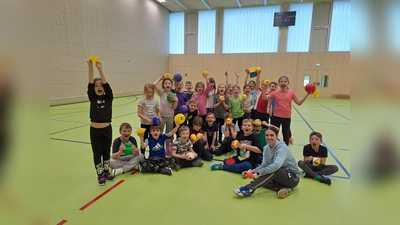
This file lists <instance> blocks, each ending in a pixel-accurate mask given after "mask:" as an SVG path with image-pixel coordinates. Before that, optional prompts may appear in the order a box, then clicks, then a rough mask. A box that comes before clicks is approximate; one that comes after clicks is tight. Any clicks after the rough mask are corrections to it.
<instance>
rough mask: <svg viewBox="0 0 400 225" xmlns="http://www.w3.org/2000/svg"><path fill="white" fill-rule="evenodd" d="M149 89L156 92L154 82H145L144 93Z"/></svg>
mask: <svg viewBox="0 0 400 225" xmlns="http://www.w3.org/2000/svg"><path fill="white" fill-rule="evenodd" d="M147 89H151V90H153V92H154V84H145V85H144V88H143V94H145V93H146V91H147Z"/></svg>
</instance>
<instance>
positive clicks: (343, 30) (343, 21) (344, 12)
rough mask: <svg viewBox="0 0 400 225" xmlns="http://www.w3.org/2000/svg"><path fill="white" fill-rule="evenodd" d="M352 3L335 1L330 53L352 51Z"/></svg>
mask: <svg viewBox="0 0 400 225" xmlns="http://www.w3.org/2000/svg"><path fill="white" fill-rule="evenodd" d="M349 17H350V1H334V2H333V8H332V23H331V30H330V32H331V33H330V37H329V49H328V51H331V52H332V51H350V21H349Z"/></svg>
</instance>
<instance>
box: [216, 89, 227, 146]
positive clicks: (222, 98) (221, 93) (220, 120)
mask: <svg viewBox="0 0 400 225" xmlns="http://www.w3.org/2000/svg"><path fill="white" fill-rule="evenodd" d="M228 105H229V97H228V96H227V95H226V85H225V84H220V85H218V94H216V95H215V96H214V106H213V107H214V115H215V118H216V119H215V122H216V123H217V124H218V131H219V132H218V142H219V143H220V144H222V132H221V127H222V125H223V124H224V117H225V113H226V111H227V110H228V109H229V106H228Z"/></svg>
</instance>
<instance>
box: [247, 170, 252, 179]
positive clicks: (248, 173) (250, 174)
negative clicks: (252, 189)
mask: <svg viewBox="0 0 400 225" xmlns="http://www.w3.org/2000/svg"><path fill="white" fill-rule="evenodd" d="M245 174H246V177H248V178H250V179H251V178H252V177H253V173H252V172H250V171H246V172H245Z"/></svg>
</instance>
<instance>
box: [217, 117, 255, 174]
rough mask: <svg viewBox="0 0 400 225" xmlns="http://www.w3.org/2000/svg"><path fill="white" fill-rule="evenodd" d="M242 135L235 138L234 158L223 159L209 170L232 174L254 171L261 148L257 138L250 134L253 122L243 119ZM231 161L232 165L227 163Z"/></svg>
mask: <svg viewBox="0 0 400 225" xmlns="http://www.w3.org/2000/svg"><path fill="white" fill-rule="evenodd" d="M242 130H243V133H242V134H240V135H239V136H238V138H237V140H238V141H239V146H238V147H237V149H235V150H236V156H234V157H232V158H228V159H224V162H223V163H215V164H212V165H211V167H210V168H211V170H225V171H229V172H234V173H242V172H244V171H247V170H250V169H254V168H256V167H257V166H258V162H259V155H260V154H262V147H261V145H260V141H259V140H258V138H257V137H256V136H255V135H254V134H253V133H252V131H253V121H252V120H251V119H244V120H243V123H242ZM228 160H230V161H233V164H231V163H229V161H228Z"/></svg>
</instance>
